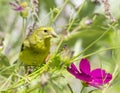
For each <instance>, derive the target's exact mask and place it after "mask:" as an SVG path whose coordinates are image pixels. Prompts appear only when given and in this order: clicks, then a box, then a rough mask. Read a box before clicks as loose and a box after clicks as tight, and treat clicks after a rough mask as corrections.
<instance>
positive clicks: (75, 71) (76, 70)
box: [67, 63, 79, 76]
mask: <svg viewBox="0 0 120 93" xmlns="http://www.w3.org/2000/svg"><path fill="white" fill-rule="evenodd" d="M67 70H68V71H69V72H70V73H71V74H72V75H74V76H76V75H77V74H78V73H79V71H78V69H77V68H76V66H75V65H74V64H73V63H72V64H71V68H69V67H67Z"/></svg>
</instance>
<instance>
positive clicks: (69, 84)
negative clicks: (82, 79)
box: [67, 84, 73, 93]
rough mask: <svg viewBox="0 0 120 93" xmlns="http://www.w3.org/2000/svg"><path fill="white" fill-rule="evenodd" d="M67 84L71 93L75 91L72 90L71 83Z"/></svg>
mask: <svg viewBox="0 0 120 93" xmlns="http://www.w3.org/2000/svg"><path fill="white" fill-rule="evenodd" d="M67 86H68V88H69V89H70V91H71V93H73V90H72V88H71V86H70V84H67Z"/></svg>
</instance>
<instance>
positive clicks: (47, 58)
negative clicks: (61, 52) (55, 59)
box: [45, 54, 50, 63]
mask: <svg viewBox="0 0 120 93" xmlns="http://www.w3.org/2000/svg"><path fill="white" fill-rule="evenodd" d="M49 59H50V54H48V55H47V57H46V58H45V63H47V61H48V60H49Z"/></svg>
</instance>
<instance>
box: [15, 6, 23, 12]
mask: <svg viewBox="0 0 120 93" xmlns="http://www.w3.org/2000/svg"><path fill="white" fill-rule="evenodd" d="M14 10H15V11H20V12H21V11H23V10H24V8H23V7H21V6H19V7H16V8H15V9H14Z"/></svg>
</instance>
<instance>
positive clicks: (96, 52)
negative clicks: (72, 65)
mask: <svg viewBox="0 0 120 93" xmlns="http://www.w3.org/2000/svg"><path fill="white" fill-rule="evenodd" d="M116 48H120V46H118V47H110V48H106V49H102V50H98V51H95V52H93V53H90V54H88V55H85V56H82V58H86V57H89V56H92V55H95V54H98V53H100V52H103V51H107V50H112V49H116ZM82 58H77V59H73V60H71V62H74V61H78V60H80V59H82Z"/></svg>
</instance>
